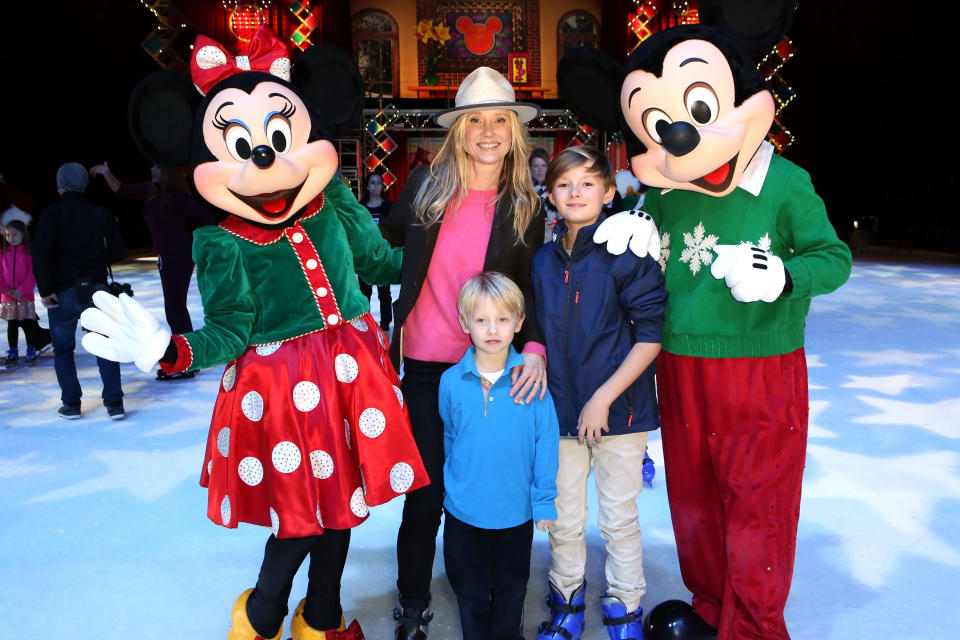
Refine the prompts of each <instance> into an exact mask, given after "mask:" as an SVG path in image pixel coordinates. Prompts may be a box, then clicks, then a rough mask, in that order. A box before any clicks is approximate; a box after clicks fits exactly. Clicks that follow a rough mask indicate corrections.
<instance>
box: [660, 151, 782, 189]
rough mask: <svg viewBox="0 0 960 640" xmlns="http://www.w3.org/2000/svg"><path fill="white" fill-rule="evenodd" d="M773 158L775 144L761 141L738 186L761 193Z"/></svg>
mask: <svg viewBox="0 0 960 640" xmlns="http://www.w3.org/2000/svg"><path fill="white" fill-rule="evenodd" d="M772 158H773V145H772V144H770V143H769V142H767V141H766V140H764V141H763V142H762V143H760V148H759V149H757V152H756V153H754V154H753V157H752V158H750V162H748V163H747V168H746V169H744V170H743V175H741V176H740V182H739V183H737V187H738V188H740V189H743V190H744V191H746V192H748V193H752V194H753V195H754V196H759V195H760V190H761V189H762V188H763V182H764V180H766V179H767V171H769V170H770V160H771V159H772ZM670 191H673V189H663V190H662V191H660V193H661V194H664V193H668V192H670Z"/></svg>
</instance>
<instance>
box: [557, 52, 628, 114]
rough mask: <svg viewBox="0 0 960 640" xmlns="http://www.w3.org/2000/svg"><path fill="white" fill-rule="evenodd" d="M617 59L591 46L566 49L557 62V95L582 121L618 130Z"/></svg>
mask: <svg viewBox="0 0 960 640" xmlns="http://www.w3.org/2000/svg"><path fill="white" fill-rule="evenodd" d="M621 73H622V70H621V69H620V65H619V64H617V61H616V60H614V59H613V58H611V57H610V56H608V55H607V54H605V53H603V52H602V51H600V50H598V49H594V48H593V47H577V48H576V49H573V50H571V51H569V52H568V53H567V54H566V55H564V56H563V59H561V60H560V64H558V65H557V85H558V87H559V89H560V96H561V97H562V98H563V100H564V102H566V103H567V106H568V107H569V108H570V111H572V112H573V113H574V115H576V116H577V118H579V119H580V120H581V121H582V122H585V123H587V124H589V125H590V126H592V127H597V128H598V129H603V130H605V131H617V130H619V129H620V80H621V78H620V75H621Z"/></svg>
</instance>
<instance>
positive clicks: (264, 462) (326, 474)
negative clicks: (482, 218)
mask: <svg viewBox="0 0 960 640" xmlns="http://www.w3.org/2000/svg"><path fill="white" fill-rule="evenodd" d="M291 72H292V73H291ZM191 75H192V80H193V84H194V86H195V87H196V89H199V90H200V92H201V94H203V95H204V97H203V99H202V101H200V100H199V98H198V96H197V93H196V89H194V86H191V84H190V81H188V80H186V79H185V78H182V77H180V76H178V75H176V74H173V73H170V72H165V71H160V72H156V73H154V74H152V75H151V76H148V77H147V78H145V79H144V80H143V81H142V82H141V83H140V84H139V85H138V86H137V88H136V89H135V90H134V93H133V96H132V97H131V101H130V124H131V130H132V133H133V135H134V138H135V140H136V142H137V143H138V146H139V147H140V149H141V150H142V151H143V152H144V154H145V155H146V156H147V157H149V158H150V159H151V160H153V161H154V162H155V163H157V164H158V165H160V166H176V165H182V164H186V163H187V162H188V161H189V162H190V164H191V166H192V167H193V176H194V181H195V183H196V186H197V190H198V191H199V193H200V194H201V195H202V196H203V197H204V198H205V199H206V200H207V201H208V202H210V203H211V204H214V205H216V206H218V207H219V208H221V209H222V210H223V211H225V212H226V213H228V214H229V215H228V217H227V219H226V220H225V221H224V222H223V223H221V224H220V225H219V226H216V227H214V226H211V227H203V228H201V229H198V230H197V231H196V232H195V236H194V237H195V240H194V259H195V261H196V264H197V268H198V270H197V281H198V284H199V288H200V293H201V297H202V298H203V307H204V312H205V326H204V327H203V328H201V329H199V330H197V331H192V332H190V333H186V334H182V335H175V336H173V337H172V339H171V338H170V335H169V333H167V331H166V329H164V328H162V327H161V326H160V325H159V323H158V322H157V321H156V319H154V318H153V317H152V316H151V315H150V314H149V313H148V312H147V311H146V310H145V309H144V308H143V307H142V306H140V305H139V304H138V303H136V302H135V301H134V300H133V299H132V298H129V297H127V296H125V295H121V296H120V297H119V299H118V298H114V297H112V296H109V295H106V294H104V295H102V296H101V295H97V296H96V297H95V299H94V301H95V303H96V305H97V308H96V309H89V310H87V311H86V312H84V314H83V317H82V321H83V325H84V326H85V327H87V328H88V329H90V330H91V331H94V332H97V333H90V334H87V335H86V336H85V337H84V340H83V344H84V347H85V348H86V349H87V350H88V351H91V352H92V353H95V354H97V355H100V356H102V357H106V358H109V359H112V360H118V361H121V362H129V361H133V362H135V363H136V365H137V366H138V367H139V368H140V369H141V370H142V371H144V372H148V371H151V370H152V369H153V367H154V366H155V364H156V363H157V361H158V360H159V362H160V365H161V367H162V369H163V370H164V371H165V372H166V373H176V372H180V371H185V370H193V369H202V368H206V367H210V366H213V365H215V364H219V363H228V364H227V367H226V370H225V372H224V374H223V379H222V382H221V385H220V390H219V395H218V397H217V402H216V406H215V408H214V412H213V419H212V422H211V427H210V434H209V437H208V441H207V449H206V459H205V460H204V469H203V472H202V475H201V479H200V483H201V485H203V486H205V487H207V488H208V508H207V515H208V517H209V518H210V519H211V520H213V521H214V522H216V523H218V524H222V525H223V526H225V527H236V526H237V523H238V522H249V523H253V524H258V525H264V526H271V527H272V530H273V535H271V536H270V538H269V539H268V541H267V544H266V549H265V552H264V559H263V565H262V567H261V570H260V575H259V579H258V580H257V584H256V587H255V588H254V589H248V590H247V591H245V592H244V593H243V594H241V595H240V597H239V598H238V599H237V601H236V604H235V605H234V607H233V612H232V623H233V624H232V627H231V629H230V631H229V633H228V638H229V639H230V640H254V639H261V638H262V639H279V638H280V636H281V633H282V623H283V618H284V616H285V615H286V613H287V599H288V597H289V594H290V589H291V582H292V580H293V577H294V574H295V573H296V571H297V569H298V567H299V566H300V564H301V563H302V562H303V560H304V559H305V557H306V556H307V554H309V555H310V559H311V560H310V570H309V585H308V588H307V594H306V598H304V599H303V600H302V601H301V602H300V605H299V606H298V607H297V609H296V612H295V614H294V618H293V623H292V632H293V637H294V638H295V640H324V639H327V640H334V639H349V640H356V639H360V638H363V633H362V631H361V630H360V626H359V624H358V623H357V622H356V620H354V622H353V623H352V624H351V625H350V627H349V629H345V627H344V624H343V618H342V609H341V606H340V579H341V576H342V573H343V568H344V563H345V561H346V554H347V548H348V545H349V540H350V529H351V528H352V527H355V526H357V525H359V524H360V523H361V522H363V521H364V520H365V519H366V517H367V515H368V509H367V507H368V505H377V504H381V503H384V502H387V501H389V500H391V499H392V498H394V497H396V496H397V495H399V494H402V493H405V492H407V491H410V490H413V489H416V488H418V487H421V486H424V485H425V484H427V483H428V482H429V480H428V478H427V474H426V472H425V471H424V468H423V465H422V463H421V461H420V457H419V454H418V453H417V448H416V445H415V444H414V441H413V437H412V435H411V433H410V424H409V419H408V416H407V410H406V407H405V406H404V398H403V395H402V393H401V392H400V388H399V380H398V378H397V375H396V372H395V371H394V370H393V368H392V366H391V364H390V361H389V358H388V356H387V341H386V339H385V337H384V335H383V333H382V332H381V331H380V330H379V328H378V327H377V324H376V322H375V321H374V320H373V317H372V316H371V315H370V313H369V305H368V303H367V300H366V298H365V297H364V296H363V295H362V294H361V293H360V290H359V288H358V287H357V279H356V275H355V274H359V275H360V276H361V277H362V278H364V280H366V281H368V282H372V283H375V284H386V283H389V282H393V281H399V274H400V261H401V252H400V251H399V250H394V249H391V248H390V247H389V245H388V244H387V243H386V241H384V240H382V239H381V236H380V234H379V232H378V231H377V227H376V225H375V224H374V222H373V220H372V219H371V218H370V214H369V213H367V210H366V208H364V207H363V206H362V205H360V204H359V203H358V202H357V200H356V198H354V196H353V194H352V193H351V192H350V190H349V189H348V188H347V187H346V186H345V185H344V183H343V182H342V181H341V180H339V179H336V178H334V173H335V171H336V169H337V164H338V157H337V153H336V151H335V150H334V147H333V145H332V144H331V143H330V139H331V135H330V132H331V131H333V130H336V129H338V128H342V127H343V126H345V125H347V126H348V125H349V124H350V123H351V122H353V121H355V120H356V118H357V117H358V116H359V110H360V108H362V92H361V87H362V82H361V80H360V78H359V74H358V72H357V71H356V67H355V66H354V65H353V63H352V62H351V61H350V60H349V58H347V57H346V56H345V55H344V54H343V53H342V52H340V51H339V50H337V49H335V48H331V47H325V46H322V45H318V46H314V47H312V48H311V49H309V50H307V51H306V52H304V53H303V54H302V55H301V57H300V59H299V61H298V62H297V64H296V65H295V66H294V67H293V68H292V69H291V65H290V60H289V57H288V53H287V51H286V48H285V47H284V45H283V43H282V42H281V41H279V40H278V39H277V38H276V36H274V35H273V34H272V33H271V32H270V31H269V30H268V29H265V28H261V29H260V30H259V31H258V32H257V33H256V35H255V36H254V38H253V41H252V42H251V43H250V47H249V50H248V55H246V56H237V57H236V58H234V57H233V56H231V55H230V54H229V53H227V52H226V51H225V50H224V49H223V47H222V46H220V45H219V44H217V43H216V42H214V41H212V40H210V39H208V38H205V37H203V36H200V37H199V38H198V39H197V42H196V44H195V46H194V54H193V58H192V61H191ZM291 76H292V79H291ZM198 102H199V104H197V103H198ZM194 114H195V115H194Z"/></svg>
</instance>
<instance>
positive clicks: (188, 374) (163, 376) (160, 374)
mask: <svg viewBox="0 0 960 640" xmlns="http://www.w3.org/2000/svg"><path fill="white" fill-rule="evenodd" d="M196 375H197V372H196V371H181V372H180V373H164V371H163V369H157V380H160V381H161V382H167V381H168V380H189V379H190V378H193V377H194V376H196Z"/></svg>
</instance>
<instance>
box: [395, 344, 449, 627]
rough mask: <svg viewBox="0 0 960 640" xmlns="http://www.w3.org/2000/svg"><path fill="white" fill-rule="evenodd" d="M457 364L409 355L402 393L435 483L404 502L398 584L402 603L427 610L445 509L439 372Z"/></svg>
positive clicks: (415, 492)
mask: <svg viewBox="0 0 960 640" xmlns="http://www.w3.org/2000/svg"><path fill="white" fill-rule="evenodd" d="M451 366H453V365H452V364H448V363H443V362H423V361H419V360H413V359H412V358H406V359H405V360H404V364H403V367H404V374H403V381H402V382H401V383H400V384H401V386H402V387H403V397H404V398H405V399H406V401H407V409H408V410H409V412H410V424H411V426H412V428H413V439H414V440H415V441H416V443H417V449H418V450H419V451H420V458H421V460H423V466H424V467H425V468H426V470H427V475H429V476H430V484H428V485H427V486H425V487H423V488H421V489H417V490H416V491H411V492H410V493H408V494H407V495H406V498H405V499H404V503H403V520H402V521H401V523H400V530H399V531H398V532H397V573H398V575H397V589H398V590H399V591H400V606H402V607H416V608H418V609H425V608H426V606H427V604H429V602H430V579H431V577H432V576H433V557H434V555H435V554H436V550H437V531H438V530H439V528H440V516H441V514H442V513H443V420H441V418H440V410H439V408H438V406H437V404H438V403H437V395H438V392H439V389H440V376H441V375H442V374H443V372H444V371H446V370H447V369H449V368H450V367H451Z"/></svg>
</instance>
